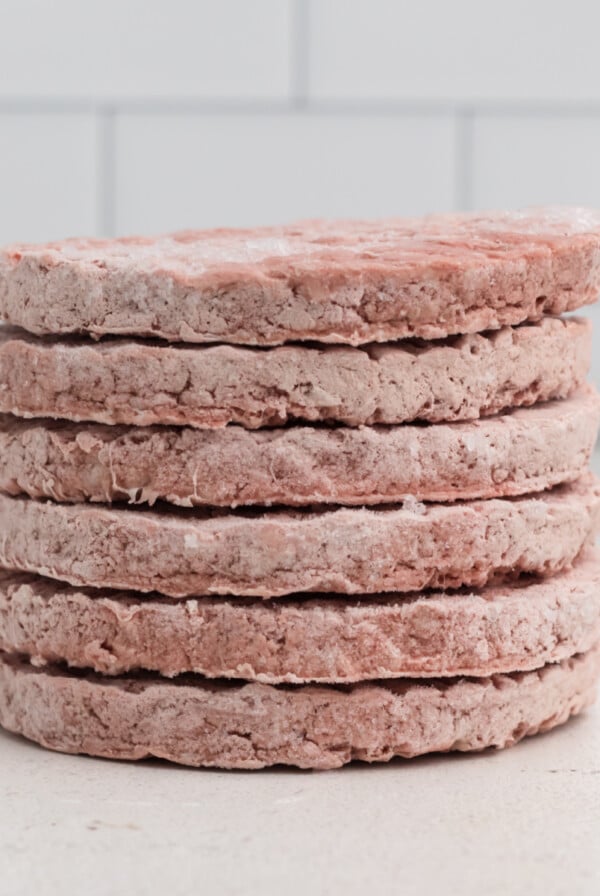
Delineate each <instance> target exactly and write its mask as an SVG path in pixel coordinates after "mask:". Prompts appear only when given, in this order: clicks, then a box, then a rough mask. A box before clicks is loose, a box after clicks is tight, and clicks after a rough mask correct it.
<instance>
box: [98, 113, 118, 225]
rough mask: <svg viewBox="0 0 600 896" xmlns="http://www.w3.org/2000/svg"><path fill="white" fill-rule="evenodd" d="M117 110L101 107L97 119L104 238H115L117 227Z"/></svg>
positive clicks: (99, 221)
mask: <svg viewBox="0 0 600 896" xmlns="http://www.w3.org/2000/svg"><path fill="white" fill-rule="evenodd" d="M115 117H116V110H115V108H114V107H112V106H103V107H100V108H99V109H98V110H97V112H96V118H97V128H98V134H97V154H98V155H97V186H96V203H97V213H96V217H97V227H98V231H99V233H100V234H101V235H102V236H114V235H115V225H116V133H115Z"/></svg>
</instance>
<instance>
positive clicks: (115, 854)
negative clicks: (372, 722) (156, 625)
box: [0, 707, 600, 896]
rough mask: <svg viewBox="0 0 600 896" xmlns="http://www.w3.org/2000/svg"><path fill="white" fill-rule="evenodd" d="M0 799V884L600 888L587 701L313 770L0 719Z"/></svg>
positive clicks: (116, 894)
mask: <svg viewBox="0 0 600 896" xmlns="http://www.w3.org/2000/svg"><path fill="white" fill-rule="evenodd" d="M0 800H1V802H0V806H1V809H0V813H1V820H0V878H1V879H0V892H1V893H2V896H33V894H35V896H55V894H56V896H58V894H61V896H71V894H73V896H99V894H101V896H120V894H127V896H145V894H159V893H160V894H161V896H162V894H165V896H188V894H194V896H197V894H209V896H214V894H218V896H220V894H244V896H254V894H257V896H258V894H261V896H270V894H277V896H293V894H296V893H302V894H337V893H343V894H345V896H346V894H361V896H363V894H373V896H379V894H387V893H390V894H391V893H394V894H395V893H398V894H402V896H413V894H415V896H416V894H419V896H430V894H431V896H438V894H439V896H448V894H455V893H456V894H461V896H470V894H477V896H488V894H490V896H491V894H498V896H500V894H502V896H505V894H509V896H520V894H527V896H538V894H539V896H562V894H565V896H567V894H569V896H588V894H589V896H592V894H593V896H597V894H598V893H600V707H596V708H595V709H593V710H591V711H588V713H587V714H586V715H584V716H582V717H580V718H578V719H575V720H573V721H572V722H571V723H570V724H568V725H567V726H565V727H563V728H561V729H558V730H556V731H554V732H551V733H549V734H546V735H543V736H541V737H538V738H531V739H529V740H527V741H524V742H522V743H521V744H520V745H518V746H516V747H514V748H513V749H511V750H506V751H504V752H487V753H483V754H472V755H470V756H469V755H468V754H466V755H450V756H440V757H434V758H431V757H429V758H423V759H419V760H411V761H408V762H407V761H401V760H396V761H393V762H391V763H390V764H387V765H378V766H367V765H358V764H357V765H353V766H349V767H348V768H345V769H342V770H340V771H335V772H317V773H315V772H312V773H311V772H298V771H293V770H289V771H280V770H277V771H266V772H217V771H202V770H193V769H181V768H177V767H175V766H169V765H167V764H166V763H159V762H143V763H138V764H135V763H125V762H108V761H102V760H96V759H90V758H87V757H80V756H63V755H60V754H56V753H51V752H47V751H44V750H42V749H41V748H39V747H37V746H35V745H34V744H30V743H28V742H26V741H24V740H21V739H19V738H17V737H13V736H11V735H7V734H4V733H1V732H0Z"/></svg>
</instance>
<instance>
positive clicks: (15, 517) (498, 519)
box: [0, 474, 600, 598]
mask: <svg viewBox="0 0 600 896" xmlns="http://www.w3.org/2000/svg"><path fill="white" fill-rule="evenodd" d="M599 513H600V483H599V481H598V480H596V479H595V477H593V476H592V475H591V474H590V475H585V476H583V477H582V478H581V479H580V480H577V481H576V482H575V483H573V484H571V485H562V486H557V487H556V488H555V489H553V490H552V491H548V492H542V493H539V494H537V495H532V496H526V497H519V498H492V499H489V500H486V501H472V502H464V503H463V502H461V503H455V504H446V505H445V504H430V505H419V504H416V503H415V502H414V501H412V502H408V503H407V504H406V505H405V506H404V507H398V506H392V507H386V508H381V509H376V510H369V509H364V508H342V509H334V510H323V511H319V512H306V511H304V512H303V511H290V510H277V511H271V512H268V513H253V512H250V513H249V512H240V513H236V514H231V513H229V514H211V513H206V512H205V513H199V512H198V511H196V510H190V511H185V510H179V511H175V510H171V511H169V512H165V511H162V510H161V511H159V512H155V511H150V510H144V511H142V510H126V509H115V508H103V507H99V506H96V505H92V504H82V505H72V504H55V503H53V502H50V501H48V502H42V501H32V500H30V499H28V498H13V497H8V496H0V531H2V539H1V540H0V565H2V566H3V567H5V568H8V569H16V570H22V571H28V572H36V573H39V574H41V575H45V576H48V577H50V578H55V579H59V580H64V581H66V582H69V583H70V584H73V585H89V586H93V587H112V588H123V589H134V590H136V591H141V592H148V591H158V592H160V593H162V594H166V595H168V596H172V597H187V596H197V595H204V594H234V595H240V596H258V597H264V598H268V597H276V596H280V595H285V594H293V593H295V592H309V591H315V592H320V591H323V592H326V591H329V592H333V593H340V594H361V593H369V594H376V593H379V592H387V591H419V590H421V589H424V588H434V587H441V588H453V587H459V586H461V585H471V586H473V587H480V586H483V585H485V584H486V583H487V582H489V581H491V580H493V579H494V577H498V576H506V575H507V574H513V573H522V572H531V573H542V574H544V575H551V574H552V573H555V572H557V571H558V570H560V569H564V568H565V567H567V566H569V564H571V563H572V561H573V560H574V559H575V557H577V555H578V554H579V553H580V551H581V550H582V548H583V547H585V545H586V544H588V543H589V542H590V541H591V539H593V537H594V534H595V531H596V529H597V525H598V516H599Z"/></svg>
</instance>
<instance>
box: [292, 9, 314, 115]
mask: <svg viewBox="0 0 600 896" xmlns="http://www.w3.org/2000/svg"><path fill="white" fill-rule="evenodd" d="M291 29H292V33H291V35H290V45H291V53H290V66H291V70H290V87H291V101H292V108H293V109H294V110H296V111H298V110H300V109H305V108H306V106H307V105H308V93H309V84H310V78H309V66H310V8H309V0H293V6H292V16H291Z"/></svg>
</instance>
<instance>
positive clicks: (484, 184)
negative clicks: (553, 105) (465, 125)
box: [471, 79, 600, 208]
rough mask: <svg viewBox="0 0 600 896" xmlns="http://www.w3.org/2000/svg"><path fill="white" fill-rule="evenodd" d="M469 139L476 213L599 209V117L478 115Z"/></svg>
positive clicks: (472, 197)
mask: <svg viewBox="0 0 600 896" xmlns="http://www.w3.org/2000/svg"><path fill="white" fill-rule="evenodd" d="M598 83H599V85H600V79H599V82H598ZM472 139H473V143H472V194H471V200H472V203H473V205H474V206H475V207H494V206H496V207H498V206H499V207H501V206H504V205H509V206H519V205H540V204H543V203H545V202H548V201H549V199H550V200H551V201H552V202H556V203H564V204H566V205H594V206H598V208H600V165H599V160H600V116H598V115H589V116H586V115H549V114H546V115H539V114H538V115H534V114H530V115H525V116H524V115H518V116H514V115H483V114H482V115H479V116H477V117H476V119H475V120H474V121H473V132H472Z"/></svg>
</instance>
